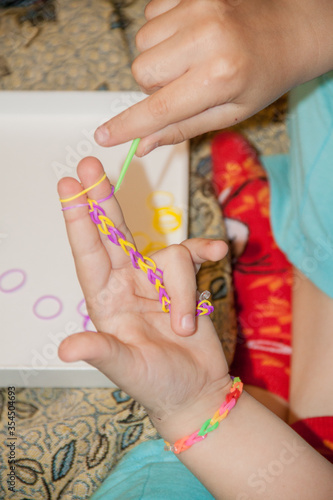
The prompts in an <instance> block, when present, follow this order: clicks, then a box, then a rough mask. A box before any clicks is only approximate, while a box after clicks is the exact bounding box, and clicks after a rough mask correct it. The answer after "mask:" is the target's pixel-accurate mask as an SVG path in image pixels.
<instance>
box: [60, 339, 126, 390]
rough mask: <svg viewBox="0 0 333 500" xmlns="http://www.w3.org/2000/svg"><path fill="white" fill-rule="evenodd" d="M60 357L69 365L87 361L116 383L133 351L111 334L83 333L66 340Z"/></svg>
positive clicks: (61, 346) (62, 344)
mask: <svg viewBox="0 0 333 500" xmlns="http://www.w3.org/2000/svg"><path fill="white" fill-rule="evenodd" d="M58 355H59V358H60V359H61V360H62V361H65V362H67V363H70V362H75V361H86V362H87V363H89V364H90V365H91V366H94V367H95V368H97V369H98V370H100V371H101V372H102V373H104V375H106V376H107V377H108V378H110V379H112V381H113V382H115V380H114V376H116V375H117V370H118V368H119V367H120V366H121V365H123V366H124V365H125V363H126V358H129V357H130V356H131V351H130V349H129V347H128V346H126V345H125V344H123V343H122V342H120V341H119V340H118V339H117V338H116V337H115V336H113V335H111V334H108V333H100V332H81V333H75V334H73V335H70V336H69V337H67V338H66V339H64V340H63V341H62V342H61V344H60V346H59V349H58ZM127 361H128V359H127Z"/></svg>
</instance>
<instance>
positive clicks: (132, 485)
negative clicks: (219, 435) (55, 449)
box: [91, 439, 214, 500]
mask: <svg viewBox="0 0 333 500" xmlns="http://www.w3.org/2000/svg"><path fill="white" fill-rule="evenodd" d="M141 499H142V500H214V497H212V495H211V494H210V493H209V492H208V491H207V490H206V488H205V487H204V486H203V485H202V484H201V483H200V481H198V479H197V478H196V477H195V476H194V475H193V474H192V473H191V472H190V471H189V470H188V469H187V468H186V467H185V465H183V464H182V463H181V462H180V461H179V460H178V458H177V457H176V456H175V455H174V454H173V453H171V452H166V451H164V442H163V440H162V439H158V440H155V441H145V442H144V443H141V444H139V445H138V446H136V447H135V448H134V449H133V450H131V451H130V452H128V453H127V455H125V457H124V458H123V459H122V460H121V461H120V462H119V464H118V465H117V466H116V467H115V469H114V470H113V471H112V472H111V474H110V475H109V476H108V477H107V478H106V480H105V481H104V483H102V485H101V487H100V488H99V490H98V491H97V492H96V493H95V494H94V495H93V496H92V497H91V500H141Z"/></svg>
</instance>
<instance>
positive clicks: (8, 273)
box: [0, 269, 27, 293]
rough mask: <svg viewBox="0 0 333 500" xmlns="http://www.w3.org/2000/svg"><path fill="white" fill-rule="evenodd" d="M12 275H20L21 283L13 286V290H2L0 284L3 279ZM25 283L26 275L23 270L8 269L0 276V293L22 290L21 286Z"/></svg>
mask: <svg viewBox="0 0 333 500" xmlns="http://www.w3.org/2000/svg"><path fill="white" fill-rule="evenodd" d="M13 273H20V274H21V275H22V281H21V283H19V284H18V285H16V286H14V287H13V288H4V287H3V286H2V285H1V282H2V280H3V278H5V277H6V276H9V275H10V274H13ZM26 281H27V274H26V272H25V271H23V269H8V271H5V272H4V273H2V274H1V275H0V291H1V292H3V293H12V292H16V291H17V290H19V289H20V288H22V286H23V285H24V284H25V282H26Z"/></svg>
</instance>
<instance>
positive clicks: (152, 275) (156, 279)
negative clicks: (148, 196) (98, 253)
mask: <svg viewBox="0 0 333 500" xmlns="http://www.w3.org/2000/svg"><path fill="white" fill-rule="evenodd" d="M88 203H89V205H90V209H89V214H90V218H91V220H92V221H93V222H94V224H96V225H97V227H98V229H99V230H100V232H101V233H103V234H105V235H106V236H107V237H108V239H109V240H110V241H111V243H113V244H115V245H117V246H120V247H121V248H122V249H123V250H124V252H125V253H126V254H127V255H128V256H129V257H130V259H131V262H132V265H133V267H134V268H135V269H141V270H142V271H144V272H145V273H146V274H147V278H148V280H149V281H150V283H152V284H153V285H154V286H155V288H156V290H157V292H158V299H159V301H160V303H161V305H162V310H163V311H164V312H169V311H170V304H171V300H170V297H169V296H168V294H167V292H166V289H165V286H164V285H163V271H162V270H161V269H159V268H158V267H157V266H156V264H155V262H154V261H153V260H152V259H151V258H150V257H146V256H143V255H142V254H141V253H140V252H139V251H138V250H137V248H136V247H135V245H133V243H131V242H129V241H127V240H126V238H125V236H124V235H123V233H122V232H121V231H119V229H117V228H116V227H115V225H114V224H113V222H112V221H111V220H110V219H109V218H108V217H107V215H106V213H105V210H104V209H103V208H102V207H101V206H100V205H99V203H98V202H97V201H95V200H91V199H89V198H88ZM213 310H214V307H213V306H212V305H211V303H210V302H209V301H208V300H207V299H204V300H200V301H199V302H197V313H196V316H203V315H206V314H210V313H211V312H213Z"/></svg>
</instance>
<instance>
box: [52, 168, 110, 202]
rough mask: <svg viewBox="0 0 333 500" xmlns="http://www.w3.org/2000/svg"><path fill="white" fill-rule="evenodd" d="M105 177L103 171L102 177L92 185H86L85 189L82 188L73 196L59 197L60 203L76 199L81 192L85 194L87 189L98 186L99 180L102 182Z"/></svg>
mask: <svg viewBox="0 0 333 500" xmlns="http://www.w3.org/2000/svg"><path fill="white" fill-rule="evenodd" d="M105 178H106V173H104V175H103V177H102V178H101V179H100V180H99V181H97V182H95V184H93V185H92V186H90V187H88V188H87V189H84V190H83V191H81V192H80V193H77V194H75V195H74V196H71V197H70V198H64V199H62V200H61V199H60V201H61V203H66V201H72V200H76V198H79V197H80V196H81V195H82V194H86V193H88V191H90V190H91V189H93V188H94V187H96V186H98V184H100V183H101V182H103V181H104V179H105Z"/></svg>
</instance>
